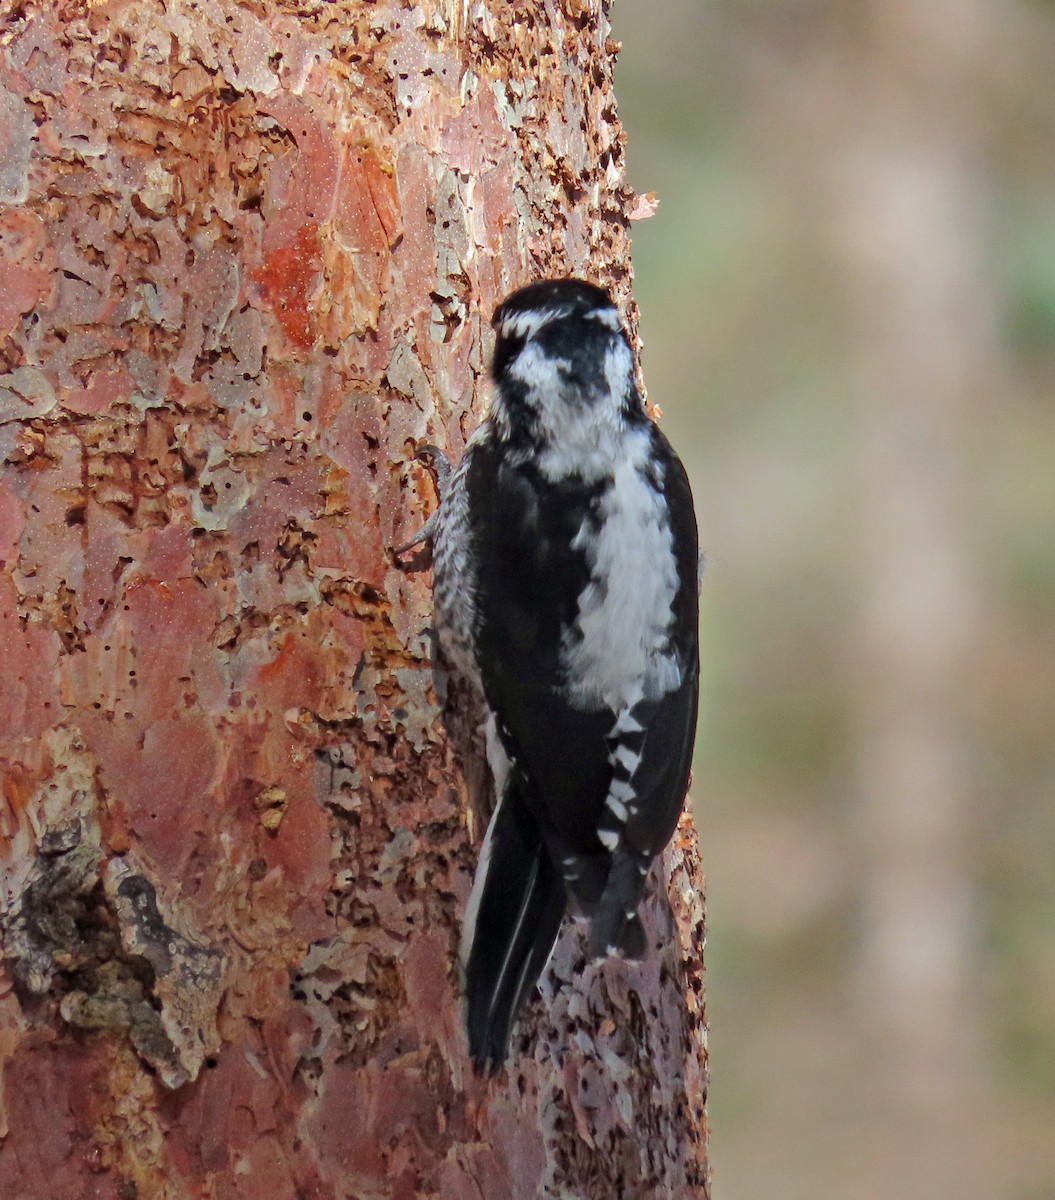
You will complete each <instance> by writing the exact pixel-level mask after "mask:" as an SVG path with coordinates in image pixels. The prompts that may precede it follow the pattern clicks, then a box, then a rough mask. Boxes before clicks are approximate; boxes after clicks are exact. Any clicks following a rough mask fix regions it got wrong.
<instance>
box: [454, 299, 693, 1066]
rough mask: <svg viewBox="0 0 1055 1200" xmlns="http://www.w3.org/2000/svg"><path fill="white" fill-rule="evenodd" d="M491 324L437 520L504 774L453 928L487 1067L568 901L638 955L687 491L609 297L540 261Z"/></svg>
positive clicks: (661, 826) (495, 764)
mask: <svg viewBox="0 0 1055 1200" xmlns="http://www.w3.org/2000/svg"><path fill="white" fill-rule="evenodd" d="M493 324H494V327H495V331H496V336H497V341H496V345H495V353H494V363H493V367H492V374H493V377H494V384H495V392H494V397H493V401H492V405H491V410H490V413H489V415H488V416H487V417H486V419H485V420H484V421H483V423H482V424H481V426H480V427H479V429H477V431H476V432H475V434H474V435H473V436H472V438H471V439H470V441H469V444H468V446H467V448H466V451H465V456H464V457H463V459H462V461H461V463H460V464H459V466H458V467H457V469H456V470H455V471H454V473H453V474H452V475H451V477H450V479H449V481H448V483H447V485H446V487H445V488H444V494H443V498H442V501H441V505H440V508H439V511H438V513H437V515H436V520H435V533H434V541H433V561H434V571H435V575H434V598H435V614H436V629H437V633H438V635H439V640H440V645H441V648H442V650H443V652H444V655H445V657H446V658H447V659H448V660H449V662H450V664H451V665H452V666H453V667H454V668H455V669H456V670H457V671H459V672H460V673H461V674H462V675H464V676H465V677H466V678H468V679H469V680H470V681H471V682H472V683H473V685H474V686H475V687H476V688H477V689H478V690H479V692H480V694H481V695H482V698H483V702H484V704H485V706H486V711H487V714H488V721H487V734H488V738H487V740H488V757H489V760H490V763H491V768H492V773H493V775H494V779H495V787H496V795H497V804H496V808H495V812H494V816H493V817H492V819H491V823H490V827H489V828H488V831H487V837H486V841H485V843H484V846H483V849H482V852H481V855H480V862H479V866H478V868H477V873H476V879H475V883H474V885H473V891H472V895H471V897H470V901H469V907H468V911H467V913H466V918H465V925H464V934H463V941H462V952H463V961H464V965H465V983H466V992H467V1006H468V1011H467V1028H468V1036H469V1049H470V1054H471V1057H472V1059H473V1061H474V1063H475V1065H476V1067H477V1069H479V1070H483V1071H488V1070H489V1071H491V1072H492V1073H494V1072H497V1071H498V1070H499V1069H500V1068H501V1066H502V1064H503V1062H504V1061H505V1058H506V1053H507V1047H508V1042H509V1036H510V1031H511V1028H512V1025H513V1022H514V1021H515V1019H516V1016H517V1013H518V1011H519V1009H520V1007H521V1005H522V1004H523V1002H524V1000H525V999H526V997H527V996H528V994H529V992H530V991H531V989H532V987H533V986H534V985H535V983H536V982H537V981H538V978H539V976H540V975H541V973H542V971H543V969H544V967H545V965H546V962H547V960H548V959H549V956H550V953H551V951H552V949H553V946H554V943H555V941H556V938H557V934H558V932H559V930H560V926H561V922H562V921H563V919H564V916H565V913H566V912H567V911H568V909H569V907H570V909H571V911H572V912H573V913H574V914H576V915H578V916H584V917H587V918H589V919H590V921H591V931H590V950H591V953H593V954H594V955H597V956H602V955H607V954H621V955H624V956H626V957H628V958H638V957H641V956H642V955H643V954H644V952H645V949H646V945H645V934H644V929H643V927H642V925H641V921H640V918H639V916H638V903H639V901H640V899H641V895H642V892H643V889H644V885H645V878H646V876H647V874H648V870H649V865H650V863H651V862H652V859H653V858H654V857H655V856H656V855H657V854H659V852H660V851H661V850H662V849H663V847H664V846H665V845H666V844H667V842H668V841H669V839H670V837H671V835H672V834H673V832H674V828H675V825H676V824H677V821H678V817H679V814H680V812H681V808H682V803H683V800H684V796H685V792H686V788H687V786H688V776H689V763H690V759H691V756H692V745H693V737H694V732H695V723H696V704H697V693H698V678H699V650H698V639H697V594H698V583H697V576H698V548H697V533H696V519H695V514H694V512H693V505H692V495H691V493H690V491H689V483H688V479H687V477H686V474H685V470H684V468H683V467H682V465H681V462H680V461H679V459H678V456H677V455H676V454H675V453H674V451H673V449H672V448H671V446H670V443H669V442H668V441H667V439H666V438H665V437H664V436H663V434H662V433H661V432H660V431H659V429H658V428H657V427H656V426H655V425H654V424H653V423H652V421H651V420H650V419H649V417H648V415H647V414H646V412H645V408H644V404H643V403H642V399H641V395H640V393H639V391H638V388H637V385H636V383H635V376H634V359H633V355H632V353H631V350H630V345H629V342H628V340H627V336H626V333H625V331H624V329H623V325H622V322H621V321H620V318H619V313H618V311H617V310H616V308H615V306H614V305H613V303H612V301H611V299H610V298H609V296H608V294H607V293H606V292H605V291H603V290H602V289H601V288H599V287H595V286H593V285H592V284H589V283H585V282H582V281H580V280H575V279H557V280H547V281H543V282H539V283H533V284H531V285H529V286H528V287H524V288H521V289H520V290H519V291H517V292H514V293H513V295H511V296H510V297H509V298H508V299H507V300H506V301H505V302H504V303H503V304H501V305H500V306H499V307H498V309H497V311H496V312H495V315H494V321H493Z"/></svg>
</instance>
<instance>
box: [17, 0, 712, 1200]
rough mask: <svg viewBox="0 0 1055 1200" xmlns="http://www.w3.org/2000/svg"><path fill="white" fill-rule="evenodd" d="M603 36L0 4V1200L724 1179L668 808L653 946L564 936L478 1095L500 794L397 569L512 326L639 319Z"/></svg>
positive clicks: (469, 21)
mask: <svg viewBox="0 0 1055 1200" xmlns="http://www.w3.org/2000/svg"><path fill="white" fill-rule="evenodd" d="M608 33H609V27H608V22H607V17H606V15H605V14H604V13H603V12H601V11H599V8H598V3H596V2H595V0H589V2H585V0H584V2H576V0H565V2H564V3H563V4H557V3H555V2H553V0H551V2H549V3H544V2H541V0H535V2H532V3H518V4H512V5H510V4H506V3H504V2H500V0H491V3H489V4H479V5H473V6H466V5H462V4H460V3H459V4H441V3H430V4H422V5H419V6H417V7H415V8H407V7H405V6H401V5H399V4H397V3H395V2H387V3H386V2H378V3H362V2H357V3H351V2H344V3H342V2H340V0H338V2H335V3H321V2H317V0H301V2H297V0H288V2H280V3H267V4H264V3H252V2H249V3H236V2H235V0H208V2H204V3H200V2H199V3H191V0H113V2H103V3H91V4H88V3H85V4H81V3H77V2H76V0H71V2H70V3H64V4H52V3H44V2H41V3H37V4H34V3H32V2H31V3H21V4H17V5H15V4H9V5H7V6H6V7H5V8H3V9H2V10H0V145H3V146H4V147H5V148H6V149H5V152H4V154H3V155H2V156H0V336H2V338H3V341H2V344H0V452H2V455H3V463H4V467H3V473H2V476H0V558H2V559H3V566H4V570H3V574H2V576H0V652H2V663H3V680H4V682H3V687H2V688H0V769H2V776H3V790H2V794H0V866H2V868H3V877H2V883H3V886H2V890H0V934H2V943H0V951H2V968H0V1072H2V1074H0V1084H2V1090H0V1197H4V1198H11V1200H15V1198H16V1197H17V1198H18V1200H33V1198H35V1197H41V1198H43V1197H48V1198H49V1200H50V1198H53V1197H60V1198H61V1197H67V1196H69V1197H75V1196H76V1197H80V1196H87V1195H92V1196H96V1197H113V1198H120V1200H128V1198H129V1197H132V1196H139V1197H159V1198H161V1197H165V1198H168V1197H171V1198H172V1200H176V1198H182V1197H187V1196H210V1197H212V1196H216V1197H221V1196H222V1197H228V1196H231V1197H233V1196H250V1195H251V1196H254V1197H256V1198H257V1200H264V1198H267V1200H270V1198H272V1197H275V1198H281V1200H285V1198H287V1197H288V1198H290V1200H293V1198H294V1197H305V1196H313V1197H324V1198H329V1197H332V1198H334V1200H336V1198H337V1197H356V1198H362V1200H366V1198H368V1197H412V1196H415V1197H451V1198H455V1197H456V1198H457V1200H464V1198H465V1197H469V1196H481V1197H488V1198H490V1197H507V1196H508V1197H524V1198H527V1197H535V1196H539V1195H545V1196H553V1197H556V1196H562V1197H570V1196H575V1197H584V1198H585V1197H602V1196H603V1197H610V1196H620V1197H635V1196H640V1197H646V1196H648V1197H651V1196H671V1197H699V1196H705V1195H706V1123H705V1114H704V1101H705V1090H706V1049H705V1025H704V1014H703V991H702V970H703V964H702V957H701V955H702V938H703V913H702V901H701V898H700V897H701V876H700V866H699V861H698V858H697V855H696V849H695V840H694V835H693V832H692V828H691V823H690V822H689V821H688V820H687V819H686V820H685V821H684V822H683V825H682V827H681V830H680V832H679V835H678V837H677V838H676V840H675V843H674V845H673V846H672V848H671V850H670V852H669V853H668V854H667V855H666V856H665V859H664V863H663V867H662V869H661V870H657V871H656V872H655V879H654V881H653V882H654V884H655V887H654V896H653V899H652V900H650V901H649V903H648V905H647V913H646V926H647V929H648V933H649V936H650V939H651V941H652V942H653V944H654V948H653V952H652V953H651V954H650V956H649V958H648V959H647V960H646V961H645V962H644V963H641V964H623V963H617V962H612V963H605V964H598V965H588V964H587V963H586V959H585V944H584V940H583V937H582V933H581V931H579V930H577V929H575V928H569V930H568V931H567V932H566V933H565V935H564V936H563V937H562V940H561V942H560V943H559V946H558V951H557V954H556V956H555V961H554V965H553V969H552V971H551V973H550V974H549V975H547V976H546V978H545V980H544V996H543V997H542V998H541V999H539V1000H537V1001H535V1002H534V1003H533V1004H532V1005H531V1007H530V1011H529V1012H528V1014H527V1019H526V1020H525V1021H524V1022H523V1023H522V1025H521V1026H520V1027H519V1030H518V1035H517V1037H516V1038H515V1046H514V1051H515V1058H514V1062H513V1065H512V1067H511V1069H510V1071H509V1072H508V1074H507V1075H505V1076H503V1077H502V1078H501V1079H499V1080H498V1081H496V1082H485V1081H480V1080H476V1079H474V1078H473V1077H472V1076H471V1074H470V1073H469V1071H468V1069H467V1064H466V1059H465V1046H464V1038H463V1033H462V1030H461V1015H460V1003H459V998H458V990H457V976H456V965H455V964H456V950H457V942H458V932H459V921H460V915H461V912H462V910H463V907H464V902H465V898H466V896H467V894H468V889H469V884H470V881H471V875H472V870H473V866H474V854H475V851H474V844H475V842H476V840H477V838H478V834H479V816H480V814H479V813H476V814H475V815H474V812H473V808H472V805H471V804H470V803H469V801H468V799H467V791H466V787H465V784H464V782H463V774H462V768H463V767H464V768H465V770H466V771H467V773H468V774H470V775H473V776H478V775H479V771H480V768H479V765H478V762H477V761H476V760H475V758H474V757H473V756H471V755H469V756H459V755H458V754H456V752H455V750H454V749H452V745H451V741H450V738H449V735H448V732H447V728H446V726H445V725H444V722H443V719H442V712H441V704H440V700H439V699H438V697H437V694H436V690H435V681H434V679H433V674H432V663H431V661H430V646H429V639H428V636H427V627H428V623H429V619H430V611H431V603H430V593H429V580H428V575H427V573H426V572H424V571H421V570H418V571H409V572H405V571H401V570H399V569H397V568H396V566H395V565H394V563H393V562H392V560H391V558H390V556H389V555H388V553H387V550H386V548H387V547H389V546H392V545H394V544H396V543H397V542H399V541H401V540H403V539H404V538H405V537H406V536H407V535H408V534H409V533H411V532H412V531H413V529H414V528H415V527H416V526H417V525H419V524H420V523H421V521H422V520H423V519H424V516H425V515H426V513H427V511H428V510H430V509H431V507H432V505H433V503H434V499H435V498H434V495H433V494H432V490H431V486H430V484H429V482H428V480H427V477H426V476H425V475H424V474H423V473H422V471H421V470H420V469H419V468H418V467H417V466H416V465H414V464H413V462H412V452H413V450H414V448H415V447H416V446H417V445H418V444H419V443H420V442H421V441H432V442H436V443H438V444H440V445H443V446H445V447H447V449H448V451H449V452H450V453H451V454H452V455H453V456H454V457H455V458H456V457H457V456H458V455H459V454H460V452H461V449H462V447H463V445H464V442H465V439H466V437H467V436H468V434H469V433H470V432H471V431H472V429H473V428H474V427H475V425H476V423H477V421H478V419H479V415H480V413H481V411H482V406H483V404H484V403H485V399H486V385H485V380H484V375H483V371H484V364H485V358H486V353H487V350H488V347H489V341H488V336H489V335H488V331H487V321H486V318H487V316H488V315H489V313H490V311H491V309H492V308H493V306H494V304H495V302H496V301H497V300H498V299H500V298H501V296H502V295H503V294H504V293H505V292H506V291H508V290H510V289H511V288H512V287H513V286H515V285H516V284H519V283H522V282H524V281H525V280H527V279H529V278H532V277H536V276H540V275H546V274H567V273H572V272H574V273H581V274H585V275H588V276H591V277H593V278H595V279H597V280H598V281H600V282H602V283H605V284H608V285H611V286H614V290H615V294H616V295H617V296H618V297H619V299H620V300H621V301H622V302H623V303H624V304H629V293H628V287H629V258H628V249H629V246H628V238H627V215H626V214H627V213H628V212H629V211H630V208H631V206H632V204H633V200H634V197H633V196H632V195H631V193H630V191H629V189H628V188H627V187H626V185H625V183H624V181H623V150H622V133H621V130H620V127H619V125H618V121H617V118H616V115H615V103H614V99H613V94H612V83H611V71H612V63H613V57H614V46H613V45H612V44H611V43H610V42H609V41H608ZM462 757H464V762H463V761H462ZM668 884H669V897H668V887H667V886H665V885H668Z"/></svg>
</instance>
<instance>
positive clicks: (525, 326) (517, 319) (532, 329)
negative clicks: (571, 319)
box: [502, 308, 571, 338]
mask: <svg viewBox="0 0 1055 1200" xmlns="http://www.w3.org/2000/svg"><path fill="white" fill-rule="evenodd" d="M570 311H571V310H570V309H568V308H539V309H534V310H532V309H529V310H528V311H527V312H518V313H510V314H509V316H508V317H505V318H504V319H503V321H502V336H503V337H522V338H532V337H534V336H535V334H536V333H538V331H539V330H540V329H541V328H542V327H543V326H544V325H548V324H549V323H550V322H551V321H560V320H562V319H563V318H564V317H566V316H567V315H568V313H569V312H570Z"/></svg>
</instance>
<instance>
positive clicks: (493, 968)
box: [462, 776, 567, 1075]
mask: <svg viewBox="0 0 1055 1200" xmlns="http://www.w3.org/2000/svg"><path fill="white" fill-rule="evenodd" d="M566 908H567V896H566V893H565V890H564V883H563V881H562V879H561V877H560V875H559V874H558V872H557V871H556V870H555V869H554V867H553V864H552V861H551V860H550V856H549V854H548V853H547V851H546V847H545V845H544V843H543V838H542V832H541V830H540V829H539V827H538V823H537V822H536V821H535V818H534V817H533V816H532V815H531V813H530V811H529V810H528V808H527V806H526V805H525V803H524V801H523V799H522V796H521V792H520V788H519V786H518V781H517V780H516V778H515V776H514V777H512V778H511V779H510V781H509V786H508V787H507V790H506V793H505V795H504V796H503V798H502V800H501V801H500V803H499V806H498V808H497V810H496V812H495V815H494V816H493V817H492V819H491V825H490V828H489V829H488V831H487V840H486V842H485V844H484V849H483V852H482V854H481V856H480V865H479V867H478V868H477V874H476V881H475V882H474V884H473V896H472V897H471V898H470V901H469V910H468V912H467V914H466V928H465V931H464V934H463V939H462V944H463V954H464V951H465V949H467V951H468V953H467V955H465V957H466V964H465V986H466V993H467V1013H466V1028H467V1031H468V1035H469V1054H470V1056H471V1058H472V1060H473V1064H474V1066H475V1067H476V1069H477V1071H480V1072H483V1071H489V1072H490V1074H492V1075H495V1074H497V1073H498V1071H499V1070H501V1068H502V1064H503V1063H504V1062H505V1058H506V1053H507V1050H508V1046H509V1035H510V1032H511V1030H512V1027H513V1023H514V1021H515V1020H516V1016H517V1013H518V1012H519V1010H520V1007H521V1005H522V1004H523V1003H524V1000H525V999H526V998H527V996H528V993H529V992H530V991H531V988H532V987H533V986H534V985H535V983H536V982H537V981H538V978H539V976H540V975H541V974H542V971H543V969H544V968H545V966H546V963H547V961H548V959H549V956H550V952H551V951H552V949H553V944H554V942H555V941H556V940H557V934H558V932H559V931H560V926H561V921H562V920H563V919H564V912H565V909H566Z"/></svg>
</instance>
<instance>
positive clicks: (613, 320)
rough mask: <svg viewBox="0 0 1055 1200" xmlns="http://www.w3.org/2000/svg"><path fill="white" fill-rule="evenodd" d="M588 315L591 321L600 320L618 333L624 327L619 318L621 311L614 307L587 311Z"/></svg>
mask: <svg viewBox="0 0 1055 1200" xmlns="http://www.w3.org/2000/svg"><path fill="white" fill-rule="evenodd" d="M586 316H587V318H588V319H589V320H591V321H598V322H599V323H600V324H601V325H604V326H605V327H606V328H608V329H610V330H611V331H612V332H613V333H618V332H619V330H620V329H622V327H623V326H622V322H621V321H620V320H619V313H618V312H616V310H615V309H614V308H599V309H597V310H596V311H595V312H591V313H587V314H586Z"/></svg>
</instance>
